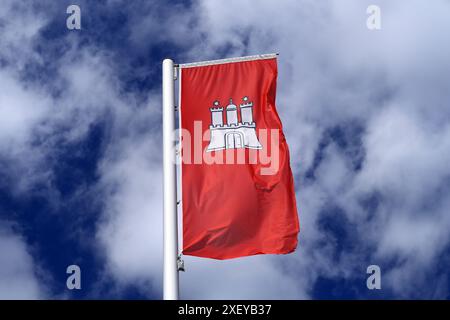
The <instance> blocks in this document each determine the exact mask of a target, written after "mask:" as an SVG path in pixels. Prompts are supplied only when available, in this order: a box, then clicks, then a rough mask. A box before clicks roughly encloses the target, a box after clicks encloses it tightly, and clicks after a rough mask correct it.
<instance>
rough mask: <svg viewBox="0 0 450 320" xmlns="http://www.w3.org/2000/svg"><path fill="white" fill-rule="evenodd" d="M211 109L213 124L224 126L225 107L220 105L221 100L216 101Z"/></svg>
mask: <svg viewBox="0 0 450 320" xmlns="http://www.w3.org/2000/svg"><path fill="white" fill-rule="evenodd" d="M209 110H210V111H211V126H212V127H217V126H220V127H221V126H223V115H222V112H223V108H221V107H220V106H219V101H217V100H216V101H214V106H213V107H212V108H210V109H209Z"/></svg>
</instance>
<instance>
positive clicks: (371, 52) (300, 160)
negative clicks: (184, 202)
mask: <svg viewBox="0 0 450 320" xmlns="http://www.w3.org/2000/svg"><path fill="white" fill-rule="evenodd" d="M12 3H13V2H12V1H9V2H7V4H8V5H7V6H6V8H7V10H5V11H2V12H6V13H5V14H2V13H0V19H2V20H3V21H4V23H5V25H6V26H7V28H6V29H3V30H1V31H0V32H1V35H0V36H1V38H2V39H3V41H4V43H5V44H6V45H4V46H3V45H2V48H0V58H2V59H3V60H5V61H8V62H9V64H8V65H7V66H3V65H1V64H0V66H2V67H1V69H0V75H1V77H0V85H1V87H2V88H3V87H6V88H8V90H7V91H2V92H0V112H1V113H2V117H0V142H1V145H0V152H2V156H6V155H8V157H9V159H12V160H11V163H13V162H14V161H13V160H17V161H16V162H17V163H16V165H15V166H13V167H14V168H13V169H11V174H13V173H14V174H16V173H17V176H18V177H20V179H22V180H23V181H28V184H30V183H32V181H34V180H33V179H32V177H33V176H37V177H38V178H37V179H41V180H44V181H45V180H48V179H50V178H51V174H52V173H51V169H50V168H49V167H48V165H46V163H45V161H44V160H45V157H46V155H52V154H54V153H56V152H57V143H56V142H57V141H60V140H61V139H62V140H63V141H66V142H67V141H69V142H70V141H75V140H77V139H82V138H83V137H84V136H85V134H86V133H87V132H88V129H89V127H90V125H91V124H93V123H95V122H96V121H98V120H101V119H104V115H105V114H106V113H108V116H110V125H111V132H110V133H109V135H110V136H109V137H108V138H109V144H108V145H107V146H106V147H105V152H104V158H103V159H102V160H101V166H100V168H99V174H100V182H99V184H98V185H97V186H95V187H94V188H93V189H94V190H96V191H98V192H99V195H101V196H102V197H103V198H102V200H103V202H104V208H105V210H104V213H103V218H102V220H101V221H99V223H98V225H97V239H98V244H99V246H98V247H99V250H100V252H102V253H103V254H104V257H105V258H106V262H107V265H106V268H107V271H108V272H109V274H110V275H112V276H113V277H114V278H115V279H116V280H117V282H118V283H119V284H123V285H126V284H130V283H131V284H136V283H137V284H139V287H140V288H141V289H142V290H143V292H145V293H147V294H150V293H155V292H158V291H160V290H161V278H162V273H161V262H162V253H161V249H162V242H161V241H162V236H161V231H162V225H161V215H162V208H161V202H162V197H161V187H162V183H161V166H160V162H161V158H160V154H159V153H160V152H159V149H160V142H159V141H160V139H159V138H160V137H158V136H157V137H153V138H152V137H151V133H152V132H153V131H154V130H155V131H157V130H158V128H159V127H156V128H151V127H152V126H159V120H160V111H159V110H160V107H159V101H160V97H159V95H158V94H157V93H155V92H152V93H151V94H150V95H149V103H148V105H145V106H143V105H141V103H138V102H137V100H138V99H137V98H136V97H134V96H132V95H131V94H126V93H124V92H123V91H122V87H121V84H120V81H119V80H118V78H117V68H120V67H121V66H119V65H114V64H113V63H111V61H112V59H111V56H110V55H109V54H108V53H107V52H104V50H103V49H101V48H97V47H96V45H95V44H93V45H92V46H91V47H89V48H84V49H81V50H80V49H79V46H78V43H77V41H76V40H74V38H71V40H70V41H69V43H68V44H67V45H68V50H67V51H66V52H65V54H64V56H63V57H61V59H59V60H58V62H57V63H58V64H57V65H56V67H57V71H58V72H57V76H58V81H62V82H63V83H64V85H65V87H64V88H63V89H64V90H62V92H61V94H60V95H58V96H54V95H52V94H51V92H49V91H51V90H50V89H49V87H48V86H46V84H42V83H36V82H34V83H29V82H28V83H25V82H24V81H22V80H23V79H21V77H20V75H21V72H23V70H24V69H23V68H24V66H25V64H26V62H27V61H28V59H33V61H37V62H38V61H39V59H40V58H41V57H40V56H39V54H38V53H37V52H35V51H34V49H33V46H32V44H33V41H34V39H35V36H36V34H37V32H38V30H39V27H41V26H43V25H45V23H46V20H45V18H44V17H42V15H39V14H35V13H34V12H33V11H32V10H30V8H28V7H26V6H25V5H22V9H21V10H13V9H12V6H11V4H12ZM109 3H114V4H116V5H117V3H119V2H118V1H110V2H109ZM369 4H371V3H369V1H356V0H355V1H345V3H344V2H342V3H341V2H332V1H326V2H321V3H319V2H317V1H312V0H304V1H283V2H273V1H258V2H254V1H227V2H223V1H218V0H217V1H212V0H208V1H197V2H195V3H194V8H193V10H167V11H164V14H162V15H156V14H155V12H154V11H152V6H151V5H146V6H144V7H142V8H141V9H142V10H141V11H139V12H136V10H139V9H140V7H139V5H136V4H133V5H131V6H132V7H131V9H130V12H133V10H134V14H133V18H132V19H130V21H133V24H132V25H130V33H129V36H130V37H131V43H132V44H133V45H134V48H133V50H138V51H139V50H140V51H139V52H141V53H144V52H145V53H147V52H148V47H149V45H150V44H151V43H153V42H155V43H158V44H161V43H164V41H169V42H172V43H175V44H177V45H179V46H181V47H182V48H185V50H183V52H182V53H180V54H179V55H180V57H182V58H183V59H186V61H181V62H188V61H189V60H191V61H197V60H202V59H210V58H217V57H222V55H223V54H224V52H227V55H228V56H238V55H243V54H257V53H267V52H279V53H280V58H279V75H280V76H279V82H278V98H277V99H278V100H277V104H278V109H279V113H280V115H281V117H282V120H283V123H284V128H285V131H286V135H287V139H288V143H289V145H290V149H291V160H292V167H293V169H294V173H295V175H296V177H297V188H298V190H297V199H298V206H299V211H300V224H301V234H300V245H299V249H298V250H297V252H296V253H294V254H291V255H287V256H283V257H278V256H259V257H251V258H245V259H239V260H233V261H210V260H204V259H197V258H190V257H187V258H186V262H187V263H186V267H187V272H186V273H185V274H182V277H181V283H182V296H183V297H185V298H208V297H211V298H259V297H261V298H308V297H311V295H312V289H313V287H314V283H315V281H316V279H317V277H318V276H321V275H323V276H329V277H333V276H344V277H348V278H352V277H354V276H355V274H354V273H352V272H354V270H365V266H361V263H363V262H362V261H365V260H364V252H365V250H368V249H373V248H375V249H374V250H375V251H374V252H372V254H373V255H372V257H373V258H374V259H377V260H379V261H386V260H390V259H395V258H397V259H398V260H400V261H402V263H398V264H395V265H394V266H389V270H386V278H383V287H386V288H390V289H392V290H394V291H395V292H398V293H399V294H401V295H403V296H405V297H408V296H414V294H416V292H417V290H416V287H414V286H411V285H409V283H411V281H413V279H415V281H416V282H421V281H422V282H423V281H426V280H425V278H420V277H416V278H414V277H415V275H417V272H421V273H426V272H431V271H430V270H432V269H433V263H435V262H436V258H437V257H438V256H439V253H440V252H442V250H444V248H445V246H447V245H448V243H449V241H450V240H449V238H448V236H447V230H448V226H449V223H450V219H449V218H448V213H447V212H448V209H449V208H450V204H449V203H448V201H445V194H446V191H448V181H449V180H448V177H449V175H450V169H448V163H449V160H450V159H449V158H450V154H449V151H448V150H450V145H449V144H450V120H449V119H450V114H449V113H450V112H449V108H448V101H450V93H449V92H450V91H449V90H447V88H446V86H447V84H448V83H449V82H450V62H449V61H450V60H449V59H448V56H450V44H448V42H446V41H445V39H446V38H447V34H446V31H447V30H449V29H450V20H449V19H448V16H449V11H450V5H449V3H448V2H446V1H435V2H433V4H432V5H430V4H424V3H422V2H420V1H410V2H408V4H404V5H402V4H399V3H392V1H380V2H379V3H378V5H379V6H380V7H381V10H382V30H380V31H369V30H368V29H367V28H366V18H367V15H366V8H367V6H368V5H369ZM161 16H163V17H164V19H162V18H161ZM31 17H33V18H34V19H32V20H30V18H31ZM155 18H157V19H156V21H157V23H156V22H155ZM27 21H28V22H29V21H32V22H31V23H27ZM18 24H24V25H26V27H25V28H19V26H18ZM162 30H163V31H164V32H162ZM19 49H20V50H19ZM18 52H19V53H20V54H18ZM0 62H1V61H0ZM355 124H356V125H358V126H360V127H361V128H362V131H361V133H360V134H361V136H360V137H352V136H351V135H352V134H353V131H351V134H349V135H350V137H347V138H349V139H352V138H355V139H357V140H358V141H357V142H355V143H356V144H357V145H356V148H360V149H361V152H362V153H363V154H364V159H363V162H362V164H361V169H360V170H359V171H355V170H354V168H353V161H354V159H353V158H352V157H353V156H354V154H352V153H348V152H347V151H346V150H343V149H342V147H341V146H339V144H338V143H337V142H333V141H330V143H329V144H328V145H327V146H326V147H325V148H324V150H322V159H321V161H320V163H318V164H317V163H314V161H315V159H316V153H317V152H318V150H319V148H320V143H321V142H323V137H324V135H329V132H330V129H333V128H336V127H340V128H341V129H342V130H344V131H345V130H347V129H348V128H349V127H351V126H352V125H355ZM61 127H64V128H67V130H64V132H63V133H61V130H59V129H60V128H61ZM36 136H37V137H40V138H43V139H44V140H45V143H43V144H41V145H39V146H37V147H36V146H35V145H33V144H31V143H30V140H31V138H34V137H36ZM158 139H159V140H158ZM5 150H8V151H7V152H6V151H5ZM30 155H33V156H30ZM316 161H317V159H316ZM314 165H317V167H316V168H315V169H314V170H313V171H314V176H315V180H311V179H306V177H305V173H306V172H307V171H308V170H312V169H313V166H314ZM23 168H27V170H22V169H23ZM20 179H18V180H20ZM21 184H22V185H27V183H26V182H22V183H21ZM19 189H21V190H27V188H25V187H22V188H19ZM373 194H377V195H378V196H379V201H380V203H379V204H378V206H377V207H376V208H372V209H373V211H374V212H369V211H370V210H369V209H367V208H366V207H364V206H363V205H361V203H360V200H361V198H364V197H369V196H371V195H373ZM330 204H332V205H335V206H337V207H339V208H340V209H342V211H343V214H344V215H345V218H346V219H348V221H349V222H350V223H352V225H353V226H355V229H351V231H350V232H352V233H354V234H352V235H353V236H354V237H355V239H359V240H361V241H360V243H358V244H355V246H357V248H356V249H355V248H345V247H344V248H343V250H344V251H343V252H340V253H341V255H342V257H343V258H341V259H339V261H335V259H334V258H333V257H334V254H335V253H336V252H337V250H338V249H337V245H336V243H335V241H334V240H333V239H332V238H331V237H329V236H328V235H327V234H326V233H325V232H324V231H323V230H322V229H321V226H320V221H321V218H323V215H324V211H326V210H325V209H326V208H327V206H328V205H330ZM345 227H346V226H344V228H345ZM9 243H11V246H14V243H16V242H14V241H12V242H9ZM16 246H17V245H16ZM381 267H382V271H383V267H384V266H381ZM1 270H2V268H0V271H1ZM5 270H6V269H5ZM361 276H363V275H358V277H361ZM423 284H424V285H426V283H423ZM435 289H436V290H431V289H430V292H432V293H430V292H426V293H425V294H432V295H434V296H435V297H440V296H443V295H445V294H447V293H446V290H445V289H442V286H440V287H439V288H437V287H436V288H435ZM30 291H32V289H30Z"/></svg>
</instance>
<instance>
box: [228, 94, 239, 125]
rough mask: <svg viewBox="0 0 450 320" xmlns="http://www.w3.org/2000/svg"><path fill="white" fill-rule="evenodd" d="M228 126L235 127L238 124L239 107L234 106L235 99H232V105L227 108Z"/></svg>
mask: <svg viewBox="0 0 450 320" xmlns="http://www.w3.org/2000/svg"><path fill="white" fill-rule="evenodd" d="M227 124H228V125H235V126H237V124H238V116H237V107H236V105H234V104H233V99H230V104H229V105H228V106H227Z"/></svg>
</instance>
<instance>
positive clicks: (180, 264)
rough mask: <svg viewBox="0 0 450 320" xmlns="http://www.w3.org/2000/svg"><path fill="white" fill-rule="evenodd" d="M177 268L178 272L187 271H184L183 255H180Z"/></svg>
mask: <svg viewBox="0 0 450 320" xmlns="http://www.w3.org/2000/svg"><path fill="white" fill-rule="evenodd" d="M177 268H178V271H183V272H184V271H185V270H184V260H183V259H181V254H179V255H178V257H177Z"/></svg>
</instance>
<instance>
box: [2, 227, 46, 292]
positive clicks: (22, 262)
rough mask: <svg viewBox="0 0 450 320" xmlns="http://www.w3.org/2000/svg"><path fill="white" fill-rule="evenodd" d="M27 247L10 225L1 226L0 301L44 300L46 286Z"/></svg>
mask: <svg viewBox="0 0 450 320" xmlns="http://www.w3.org/2000/svg"><path fill="white" fill-rule="evenodd" d="M37 270H38V267H37V265H35V262H34V261H33V258H32V257H31V255H30V253H29V251H28V248H27V245H26V243H25V241H24V239H22V238H21V237H20V236H19V235H17V234H15V233H13V232H12V231H11V230H10V228H9V226H8V224H4V223H2V224H1V225H0V299H1V300H6V299H7V300H9V299H26V300H28V299H43V298H45V296H46V295H45V286H44V285H43V284H42V283H41V282H40V280H41V279H39V278H38V277H37V275H36V272H37Z"/></svg>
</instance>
